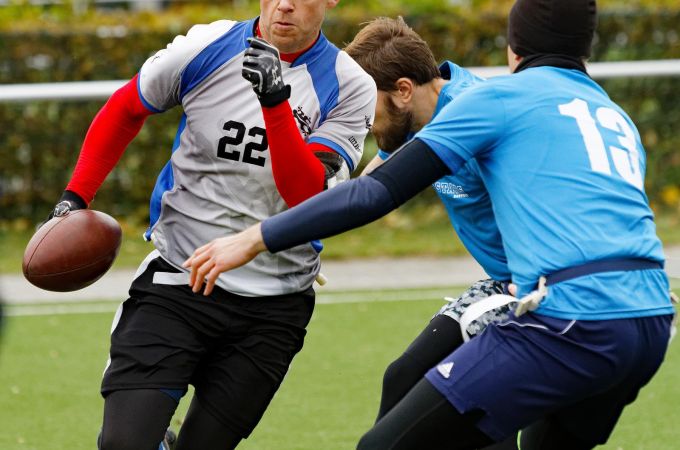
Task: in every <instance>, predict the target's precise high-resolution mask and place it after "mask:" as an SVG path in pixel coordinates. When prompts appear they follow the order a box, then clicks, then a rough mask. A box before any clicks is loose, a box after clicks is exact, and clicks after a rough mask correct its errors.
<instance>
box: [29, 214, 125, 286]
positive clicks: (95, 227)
mask: <svg viewBox="0 0 680 450" xmlns="http://www.w3.org/2000/svg"><path fill="white" fill-rule="evenodd" d="M121 240H122V232H121V229H120V225H118V222H116V220H115V219H114V218H113V217H111V216H109V215H108V214H105V213H103V212H101V211H94V210H91V209H80V210H76V211H71V212H70V213H68V214H67V215H65V216H63V217H55V218H53V219H51V220H50V221H48V222H47V223H45V224H44V225H43V226H42V227H40V228H39V229H38V231H36V232H35V234H34V235H33V237H32V238H31V240H30V241H29V243H28V245H27V246H26V251H25V252H24V260H23V264H22V266H23V271H24V276H25V277H26V279H27V280H28V281H30V282H31V284H34V285H35V286H38V287H39V288H42V289H45V290H48V291H57V292H69V291H76V290H78V289H82V288H84V287H86V286H89V285H90V284H92V283H94V282H95V281H97V280H98V279H99V278H101V276H102V275H104V274H105V273H106V271H107V270H109V268H110V267H111V264H113V261H114V260H115V259H116V255H118V250H119V249H120V244H121Z"/></svg>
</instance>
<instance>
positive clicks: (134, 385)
mask: <svg viewBox="0 0 680 450" xmlns="http://www.w3.org/2000/svg"><path fill="white" fill-rule="evenodd" d="M156 272H171V273H179V271H178V270H177V269H175V268H174V267H172V266H171V265H170V264H168V263H167V262H166V261H164V260H163V259H161V258H156V259H154V260H152V261H151V262H150V263H149V266H148V267H147V268H146V270H145V271H144V272H143V273H142V274H141V275H140V276H139V277H137V278H136V279H135V280H134V282H133V283H132V287H131V288H130V298H129V299H128V300H127V301H125V302H124V303H123V304H122V305H121V308H122V309H121V310H119V313H120V314H119V315H118V314H117V315H116V319H114V325H113V328H112V330H113V331H112V334H111V352H110V359H111V360H110V363H109V365H108V366H107V368H106V370H105V372H104V379H103V381H102V388H101V392H102V395H103V396H106V395H107V394H108V393H110V392H113V391H116V390H121V389H153V388H159V389H186V388H187V386H188V385H189V384H192V385H193V386H194V387H195V395H196V397H197V399H198V401H199V402H200V403H201V406H203V407H204V408H205V409H207V410H208V411H210V412H211V413H212V414H213V415H214V416H215V417H216V418H217V419H218V420H220V422H222V423H224V424H225V425H226V426H228V427H229V428H230V429H232V430H233V431H235V432H237V433H239V434H240V435H241V436H243V437H244V438H245V437H247V436H248V435H249V434H250V433H251V432H252V430H253V428H255V425H257V423H258V422H259V420H260V418H261V417H262V415H263V414H264V411H265V409H266V408H267V406H268V405H269V402H270V401H271V399H272V397H273V395H274V393H275V392H276V390H277V389H278V387H279V385H280V384H281V381H282V380H283V377H284V375H285V374H286V372H287V370H288V367H289V365H290V363H291V361H292V359H293V357H294V356H295V354H296V353H297V352H299V351H300V349H301V348H302V344H303V341H304V337H305V334H306V330H305V327H306V326H307V324H308V323H309V320H310V318H311V316H312V312H313V310H314V290H313V289H312V288H309V289H307V290H306V291H304V292H300V293H294V294H287V295H280V296H273V297H243V296H239V295H236V294H232V293H230V292H227V291H225V290H223V289H220V288H218V287H215V290H214V291H213V293H212V294H211V295H210V296H208V297H205V296H203V295H202V294H194V293H193V292H192V291H191V289H190V288H189V286H188V284H181V285H167V284H154V282H153V279H154V273H156Z"/></svg>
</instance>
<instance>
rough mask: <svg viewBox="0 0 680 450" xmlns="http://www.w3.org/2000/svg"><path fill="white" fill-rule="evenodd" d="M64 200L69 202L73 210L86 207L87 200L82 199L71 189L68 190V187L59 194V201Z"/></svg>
mask: <svg viewBox="0 0 680 450" xmlns="http://www.w3.org/2000/svg"><path fill="white" fill-rule="evenodd" d="M64 201H66V202H69V203H70V204H71V206H72V207H71V209H73V210H75V209H86V208H87V202H86V201H85V200H83V198H82V197H81V196H80V195H78V194H77V193H75V192H73V191H69V190H68V189H67V190H65V191H64V192H63V193H62V194H61V198H60V199H59V203H61V202H64Z"/></svg>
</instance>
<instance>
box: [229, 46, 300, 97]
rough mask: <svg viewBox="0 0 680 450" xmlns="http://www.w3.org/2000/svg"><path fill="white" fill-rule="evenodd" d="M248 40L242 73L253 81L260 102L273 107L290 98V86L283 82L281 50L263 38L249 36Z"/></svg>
mask: <svg viewBox="0 0 680 450" xmlns="http://www.w3.org/2000/svg"><path fill="white" fill-rule="evenodd" d="M248 42H250V47H248V48H247V49H246V51H245V53H244V56H243V70H242V71H241V75H243V78H245V79H246V80H248V81H250V82H251V83H252V85H253V90H254V91H255V93H256V94H257V98H258V99H260V104H261V105H262V106H266V107H272V106H276V105H278V104H279V103H281V102H283V101H285V100H288V99H289V98H290V86H289V85H287V84H284V83H283V77H282V75H281V59H280V58H279V50H278V49H277V48H276V47H274V46H273V45H271V44H270V43H269V42H267V41H265V40H264V39H261V38H248Z"/></svg>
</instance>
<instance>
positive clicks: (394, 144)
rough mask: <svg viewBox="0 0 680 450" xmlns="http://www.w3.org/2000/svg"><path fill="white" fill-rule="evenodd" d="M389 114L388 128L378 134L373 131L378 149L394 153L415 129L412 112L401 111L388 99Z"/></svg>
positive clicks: (387, 110)
mask: <svg viewBox="0 0 680 450" xmlns="http://www.w3.org/2000/svg"><path fill="white" fill-rule="evenodd" d="M385 111H386V112H387V118H388V120H387V122H388V125H387V127H386V128H385V129H384V130H382V131H379V132H377V131H376V130H374V131H373V135H374V136H375V140H376V143H377V144H378V148H380V149H381V150H382V151H384V152H387V153H392V152H393V151H395V150H396V149H398V148H399V147H401V146H402V145H404V143H405V142H406V139H407V138H408V135H409V133H410V132H411V129H412V128H413V114H411V112H410V111H403V112H402V111H400V110H399V108H397V107H396V106H394V104H393V103H392V102H391V101H390V100H389V99H387V100H386V101H385Z"/></svg>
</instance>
